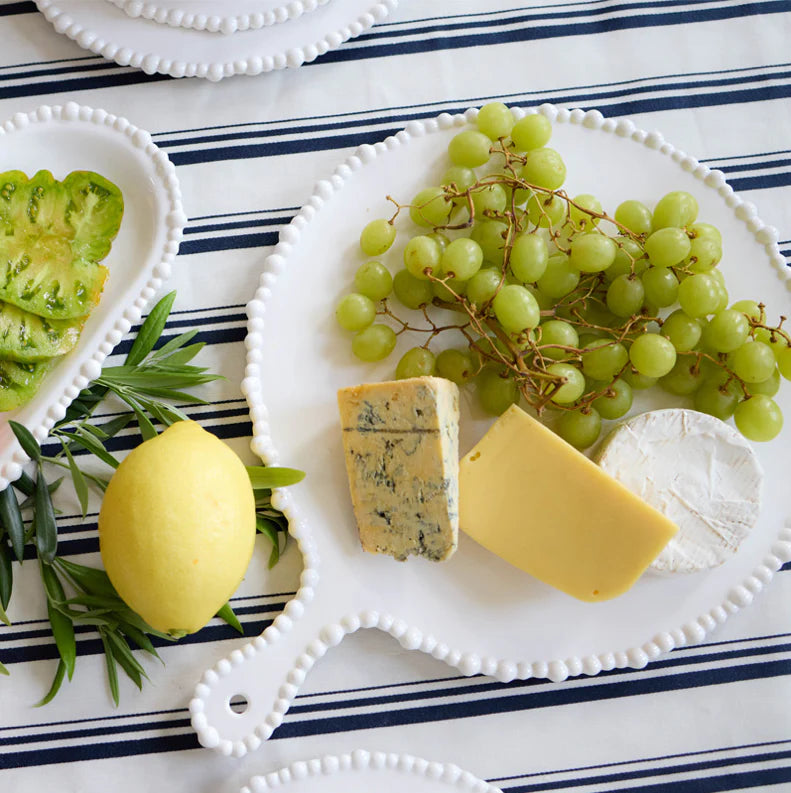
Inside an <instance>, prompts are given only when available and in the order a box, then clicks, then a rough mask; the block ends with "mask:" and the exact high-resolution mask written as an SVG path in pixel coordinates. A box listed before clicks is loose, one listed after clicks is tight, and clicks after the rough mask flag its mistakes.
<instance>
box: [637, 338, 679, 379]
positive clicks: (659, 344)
mask: <svg viewBox="0 0 791 793" xmlns="http://www.w3.org/2000/svg"><path fill="white" fill-rule="evenodd" d="M629 359H630V360H631V362H632V366H634V368H635V369H637V371H638V372H639V373H640V374H644V375H647V376H648V377H662V376H663V375H666V374H667V373H668V372H669V371H670V370H671V369H672V368H673V366H674V364H675V363H676V348H675V347H674V346H673V345H672V344H671V342H670V341H669V340H668V339H666V338H665V337H664V336H660V335H659V334H658V333H644V334H643V335H642V336H638V337H637V338H636V339H635V340H634V341H633V342H632V346H631V348H630V350H629Z"/></svg>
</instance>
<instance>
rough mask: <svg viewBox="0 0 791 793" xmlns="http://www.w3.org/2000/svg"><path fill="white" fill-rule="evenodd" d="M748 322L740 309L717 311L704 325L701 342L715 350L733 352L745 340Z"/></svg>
mask: <svg viewBox="0 0 791 793" xmlns="http://www.w3.org/2000/svg"><path fill="white" fill-rule="evenodd" d="M749 332H750V323H749V322H748V321H747V317H745V316H744V314H742V312H741V311H735V310H734V309H732V308H726V309H725V310H724V311H718V312H717V313H716V314H715V315H714V316H713V317H712V318H711V319H710V320H709V322H708V324H707V325H706V330H705V332H704V334H703V343H704V344H705V345H706V347H709V348H710V349H712V350H715V351H716V352H733V351H734V350H735V349H737V348H738V347H741V346H742V344H744V343H745V342H746V341H747V335H748V333H749Z"/></svg>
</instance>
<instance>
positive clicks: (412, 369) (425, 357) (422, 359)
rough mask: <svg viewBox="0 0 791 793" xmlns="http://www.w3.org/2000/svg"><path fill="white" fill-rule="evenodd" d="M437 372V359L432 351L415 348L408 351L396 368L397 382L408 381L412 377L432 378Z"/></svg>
mask: <svg viewBox="0 0 791 793" xmlns="http://www.w3.org/2000/svg"><path fill="white" fill-rule="evenodd" d="M436 371H437V359H436V358H435V357H434V353H433V352H431V350H427V349H426V348H425V347H413V348H412V349H411V350H407V351H406V352H405V353H404V354H403V355H402V356H401V360H400V361H399V362H398V365H397V366H396V371H395V376H396V380H407V379H409V378H410V377H431V376H432V375H434V373H435V372H436Z"/></svg>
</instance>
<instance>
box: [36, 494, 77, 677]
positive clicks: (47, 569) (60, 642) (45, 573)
mask: <svg viewBox="0 0 791 793" xmlns="http://www.w3.org/2000/svg"><path fill="white" fill-rule="evenodd" d="M42 489H44V490H46V488H42ZM40 568H41V578H42V580H43V581H44V589H45V591H46V593H47V616H48V617H49V624H50V627H51V628H52V635H53V636H54V638H55V645H56V646H57V648H58V653H59V654H60V658H61V661H63V664H64V665H65V667H66V674H67V675H68V677H69V680H71V678H72V675H73V674H74V664H75V661H76V660H77V643H76V641H75V638H74V623H73V622H72V621H71V618H70V617H68V616H66V614H64V613H63V611H62V610H61V609H59V608H58V607H59V606H60V605H61V604H63V603H64V602H65V600H66V593H65V592H64V591H63V585H62V584H61V582H60V579H59V578H58V574H57V573H56V572H55V570H54V569H53V568H52V567H51V566H50V565H49V564H45V563H44V562H42V563H41V565H40Z"/></svg>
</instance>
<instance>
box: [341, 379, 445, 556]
mask: <svg viewBox="0 0 791 793" xmlns="http://www.w3.org/2000/svg"><path fill="white" fill-rule="evenodd" d="M338 407H339V409H340V415H341V427H342V429H343V446H344V451H345V454H346V471H347V473H348V475H349V486H350V489H351V496H352V505H353V507H354V515H355V518H356V520H357V526H358V528H359V532H360V541H361V543H362V547H363V549H364V550H366V551H369V552H371V553H382V554H389V555H390V556H393V557H395V558H396V559H398V560H399V561H403V560H405V559H406V558H407V557H408V556H411V555H414V556H424V557H426V558H427V559H431V560H432V561H435V562H439V561H441V560H443V559H447V558H448V557H449V556H450V555H451V554H452V553H453V552H454V551H455V550H456V545H457V542H458V531H459V506H458V505H459V483H458V482H459V389H458V387H457V386H456V385H455V384H454V383H452V382H450V381H449V380H444V379H443V378H440V377H415V378H412V379H407V380H396V381H393V382H385V383H369V384H363V385H357V386H352V387H350V388H343V389H341V390H340V391H338Z"/></svg>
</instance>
